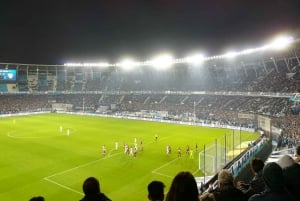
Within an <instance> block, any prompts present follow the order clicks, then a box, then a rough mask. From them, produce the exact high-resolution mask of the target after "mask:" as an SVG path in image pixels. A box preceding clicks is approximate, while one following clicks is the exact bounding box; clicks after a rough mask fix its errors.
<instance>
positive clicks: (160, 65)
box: [150, 54, 173, 70]
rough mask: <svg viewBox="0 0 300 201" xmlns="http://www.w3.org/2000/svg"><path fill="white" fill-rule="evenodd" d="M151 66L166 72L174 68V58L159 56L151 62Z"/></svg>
mask: <svg viewBox="0 0 300 201" xmlns="http://www.w3.org/2000/svg"><path fill="white" fill-rule="evenodd" d="M150 63H151V65H152V66H153V67H154V68H156V69H158V70H165V69H167V68H169V67H171V66H172V64H173V57H172V56H171V55H167V54H166V55H161V56H157V57H155V58H154V59H152V60H151V62H150Z"/></svg>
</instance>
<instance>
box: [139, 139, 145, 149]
mask: <svg viewBox="0 0 300 201" xmlns="http://www.w3.org/2000/svg"><path fill="white" fill-rule="evenodd" d="M140 150H141V151H144V146H143V140H141V143H140Z"/></svg>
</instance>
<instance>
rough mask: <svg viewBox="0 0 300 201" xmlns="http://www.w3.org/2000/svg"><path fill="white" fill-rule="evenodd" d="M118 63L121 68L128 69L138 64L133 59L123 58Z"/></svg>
mask: <svg viewBox="0 0 300 201" xmlns="http://www.w3.org/2000/svg"><path fill="white" fill-rule="evenodd" d="M119 65H120V67H121V68H122V69H124V70H127V71H129V70H132V69H133V68H135V67H136V66H138V65H139V63H138V62H136V61H134V60H133V59H124V60H122V61H121V62H120V63H119Z"/></svg>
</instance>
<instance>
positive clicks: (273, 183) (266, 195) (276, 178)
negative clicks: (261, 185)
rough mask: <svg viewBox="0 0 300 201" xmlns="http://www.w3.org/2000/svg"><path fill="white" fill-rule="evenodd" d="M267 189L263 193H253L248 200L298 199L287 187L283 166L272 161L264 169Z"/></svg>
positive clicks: (281, 200)
mask: <svg viewBox="0 0 300 201" xmlns="http://www.w3.org/2000/svg"><path fill="white" fill-rule="evenodd" d="M263 179H264V182H265V185H266V186H265V190H264V191H263V192H262V193H259V194H254V195H252V196H251V197H250V198H249V199H248V201H286V200H289V201H296V199H294V198H293V197H292V195H291V194H290V193H288V191H287V190H286V188H285V185H284V177H283V171H282V169H281V167H280V166H279V165H278V164H277V163H275V162H271V163H268V164H266V165H265V167H264V169H263Z"/></svg>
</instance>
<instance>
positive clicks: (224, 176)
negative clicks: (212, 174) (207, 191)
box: [218, 169, 234, 187]
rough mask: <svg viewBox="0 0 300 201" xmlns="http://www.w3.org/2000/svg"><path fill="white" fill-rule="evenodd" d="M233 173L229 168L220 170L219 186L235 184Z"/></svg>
mask: <svg viewBox="0 0 300 201" xmlns="http://www.w3.org/2000/svg"><path fill="white" fill-rule="evenodd" d="M233 179H234V178H233V175H232V173H231V172H230V171H229V170H226V169H223V170H220V172H219V174H218V185H219V187H221V186H223V185H226V184H230V185H233Z"/></svg>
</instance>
